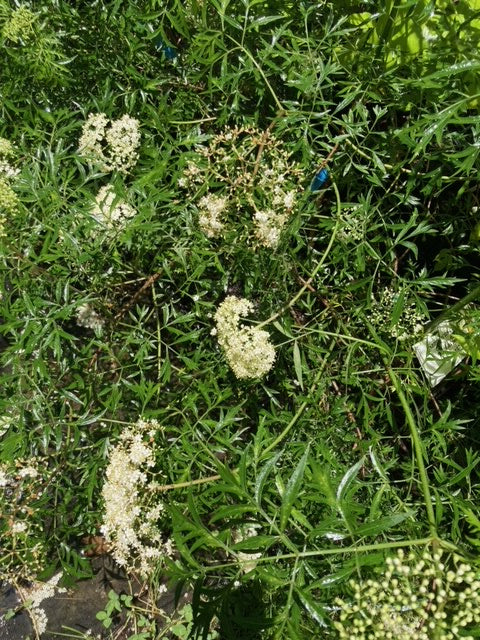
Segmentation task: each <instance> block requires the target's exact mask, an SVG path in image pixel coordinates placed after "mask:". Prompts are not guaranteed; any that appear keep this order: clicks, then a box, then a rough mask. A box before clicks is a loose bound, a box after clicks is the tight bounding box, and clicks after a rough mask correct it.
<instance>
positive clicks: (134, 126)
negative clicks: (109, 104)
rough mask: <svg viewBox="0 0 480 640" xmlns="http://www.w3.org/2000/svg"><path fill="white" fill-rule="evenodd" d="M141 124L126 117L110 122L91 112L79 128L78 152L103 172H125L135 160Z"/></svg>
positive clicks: (101, 114)
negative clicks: (80, 130) (80, 133)
mask: <svg viewBox="0 0 480 640" xmlns="http://www.w3.org/2000/svg"><path fill="white" fill-rule="evenodd" d="M139 127H140V123H139V122H138V120H136V119H135V118H132V117H131V116H129V115H124V116H122V117H121V118H120V119H118V120H113V121H110V120H109V119H108V118H107V116H106V115H105V114H104V113H91V114H90V115H89V116H88V118H87V121H86V122H85V124H84V125H83V128H82V135H81V136H80V140H79V143H78V151H79V153H80V154H81V155H83V156H85V157H86V158H88V159H89V160H91V161H92V162H93V163H95V164H97V165H98V166H99V167H100V169H101V170H102V171H105V172H106V173H108V172H110V171H119V172H120V173H128V171H129V170H130V169H131V168H132V167H133V166H134V165H135V163H136V162H137V160H138V151H137V150H138V147H139V145H140V128H139Z"/></svg>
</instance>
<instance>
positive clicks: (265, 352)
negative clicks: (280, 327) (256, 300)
mask: <svg viewBox="0 0 480 640" xmlns="http://www.w3.org/2000/svg"><path fill="white" fill-rule="evenodd" d="M251 311H253V304H252V303H251V302H250V301H249V300H246V299H245V298H237V297H235V296H228V297H227V298H225V300H224V301H223V302H222V304H221V305H220V306H219V307H218V309H217V311H216V313H215V322H216V328H215V329H213V330H212V335H216V336H217V339H218V344H219V345H220V346H221V347H222V349H223V351H224V353H225V357H226V359H227V362H228V364H229V365H230V367H231V369H232V371H233V373H234V374H235V375H236V376H237V378H239V379H240V380H242V379H249V378H261V377H262V376H264V375H265V374H266V373H268V372H269V371H270V369H271V368H272V366H273V363H274V361H275V349H274V347H273V345H272V343H271V342H270V336H269V334H268V332H267V331H263V330H262V329H258V328H257V327H247V326H245V325H243V324H240V317H241V316H247V315H248V314H249V313H250V312H251Z"/></svg>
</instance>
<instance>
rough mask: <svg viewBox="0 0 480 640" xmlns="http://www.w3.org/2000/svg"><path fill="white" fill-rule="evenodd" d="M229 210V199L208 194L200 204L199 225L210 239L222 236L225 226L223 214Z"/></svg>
mask: <svg viewBox="0 0 480 640" xmlns="http://www.w3.org/2000/svg"><path fill="white" fill-rule="evenodd" d="M226 208H227V199H226V198H221V197H219V196H215V195H213V194H210V193H209V194H207V195H206V196H203V198H201V199H200V200H199V202H198V209H199V215H198V223H199V225H200V228H201V229H202V231H203V232H204V234H205V235H206V236H207V237H208V238H216V237H217V236H219V235H221V233H222V231H223V229H224V224H223V222H222V220H221V217H222V214H223V213H224V211H225V210H226Z"/></svg>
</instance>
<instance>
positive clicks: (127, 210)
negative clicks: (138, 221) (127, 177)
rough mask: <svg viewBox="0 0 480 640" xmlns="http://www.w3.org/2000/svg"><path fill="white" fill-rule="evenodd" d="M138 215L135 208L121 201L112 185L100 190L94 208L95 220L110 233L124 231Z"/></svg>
mask: <svg viewBox="0 0 480 640" xmlns="http://www.w3.org/2000/svg"><path fill="white" fill-rule="evenodd" d="M136 213H137V211H136V209H134V207H132V206H131V205H130V204H127V203H126V202H124V201H123V200H120V199H119V197H118V195H117V193H116V192H115V188H114V187H113V185H110V184H107V185H105V186H103V187H101V188H100V190H99V191H98V193H97V196H96V198H95V204H94V206H93V208H92V216H93V218H95V220H96V221H97V222H98V223H99V224H101V225H102V226H103V227H104V228H105V229H106V230H107V231H109V232H115V231H119V230H121V229H123V228H124V227H125V225H126V224H127V222H128V221H129V220H130V219H131V218H133V217H134V216H135V215H136Z"/></svg>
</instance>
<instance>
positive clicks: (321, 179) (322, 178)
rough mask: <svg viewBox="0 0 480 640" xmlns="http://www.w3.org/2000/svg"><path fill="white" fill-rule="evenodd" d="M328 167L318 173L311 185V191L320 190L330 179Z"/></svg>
mask: <svg viewBox="0 0 480 640" xmlns="http://www.w3.org/2000/svg"><path fill="white" fill-rule="evenodd" d="M328 175H329V173H328V169H320V171H319V172H318V173H317V175H316V176H315V177H314V179H313V180H312V184H311V185H310V191H318V190H319V189H321V188H322V187H323V185H324V184H325V183H326V182H327V180H328Z"/></svg>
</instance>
